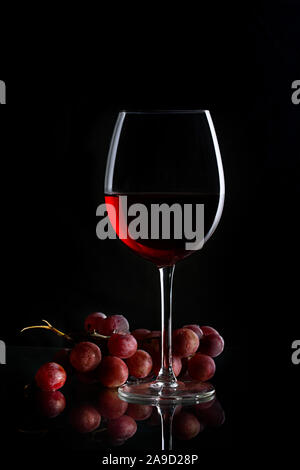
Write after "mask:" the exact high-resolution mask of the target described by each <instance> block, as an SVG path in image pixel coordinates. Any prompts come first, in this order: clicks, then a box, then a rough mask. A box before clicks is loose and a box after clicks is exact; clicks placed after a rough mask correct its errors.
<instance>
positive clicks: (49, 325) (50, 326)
mask: <svg viewBox="0 0 300 470" xmlns="http://www.w3.org/2000/svg"><path fill="white" fill-rule="evenodd" d="M42 321H43V322H44V323H46V325H33V326H27V327H26V328H23V329H22V330H21V333H23V331H25V330H31V329H33V328H42V329H44V330H50V331H53V332H54V333H56V334H57V335H58V336H63V337H64V338H66V339H68V340H69V341H73V339H72V338H71V336H69V335H67V334H66V333H63V332H62V331H60V330H58V329H57V328H54V326H52V325H51V324H50V323H49V322H48V321H47V320H42Z"/></svg>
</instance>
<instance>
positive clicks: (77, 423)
mask: <svg viewBox="0 0 300 470" xmlns="http://www.w3.org/2000/svg"><path fill="white" fill-rule="evenodd" d="M69 419H70V424H71V426H72V427H73V428H74V429H75V430H76V431H77V432H80V433H87V432H92V431H94V430H95V429H97V428H98V427H99V425H100V422H101V415H100V413H99V412H98V411H97V410H96V408H94V407H93V406H92V405H90V404H81V405H79V406H77V407H75V408H73V409H72V410H71V413H70V417H69Z"/></svg>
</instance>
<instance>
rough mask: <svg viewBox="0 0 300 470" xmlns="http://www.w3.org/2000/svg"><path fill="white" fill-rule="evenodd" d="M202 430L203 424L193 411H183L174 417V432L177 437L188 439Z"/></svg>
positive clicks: (183, 439)
mask: <svg viewBox="0 0 300 470" xmlns="http://www.w3.org/2000/svg"><path fill="white" fill-rule="evenodd" d="M201 430H202V429H201V424H200V423H199V421H198V419H197V418H196V416H194V415H193V414H192V413H188V412H187V411H181V412H180V413H178V414H177V415H176V416H174V418H173V432H174V435H175V436H176V437H177V439H180V440H182V441H188V440H190V439H193V438H194V437H196V436H197V434H199V432H200V431H201Z"/></svg>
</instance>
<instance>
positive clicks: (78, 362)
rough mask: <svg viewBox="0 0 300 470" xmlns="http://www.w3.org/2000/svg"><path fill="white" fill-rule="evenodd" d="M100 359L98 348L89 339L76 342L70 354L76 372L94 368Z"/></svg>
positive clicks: (88, 370)
mask: <svg viewBox="0 0 300 470" xmlns="http://www.w3.org/2000/svg"><path fill="white" fill-rule="evenodd" d="M100 361H101V351H100V348H99V346H97V345H96V344H94V343H91V342H90V341H82V342H81V343H78V344H76V346H75V347H74V348H73V349H72V351H71V354H70V362H71V364H72V366H73V367H74V369H76V370H77V371H78V372H90V371H92V370H94V369H96V367H97V366H98V365H99V364H100Z"/></svg>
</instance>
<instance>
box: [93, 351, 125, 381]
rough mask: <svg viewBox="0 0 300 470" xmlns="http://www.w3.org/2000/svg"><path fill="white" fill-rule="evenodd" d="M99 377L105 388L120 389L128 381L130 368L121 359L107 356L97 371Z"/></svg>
mask: <svg viewBox="0 0 300 470" xmlns="http://www.w3.org/2000/svg"><path fill="white" fill-rule="evenodd" d="M97 375H98V377H99V380H100V382H101V383H102V385H104V386H105V387H119V386H120V385H122V384H123V383H125V382H126V380H127V379H128V367H127V365H126V364H125V362H124V361H122V359H120V358H119V357H115V356H106V357H104V358H103V360H102V362H101V364H100V366H99V368H98V369H97Z"/></svg>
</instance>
